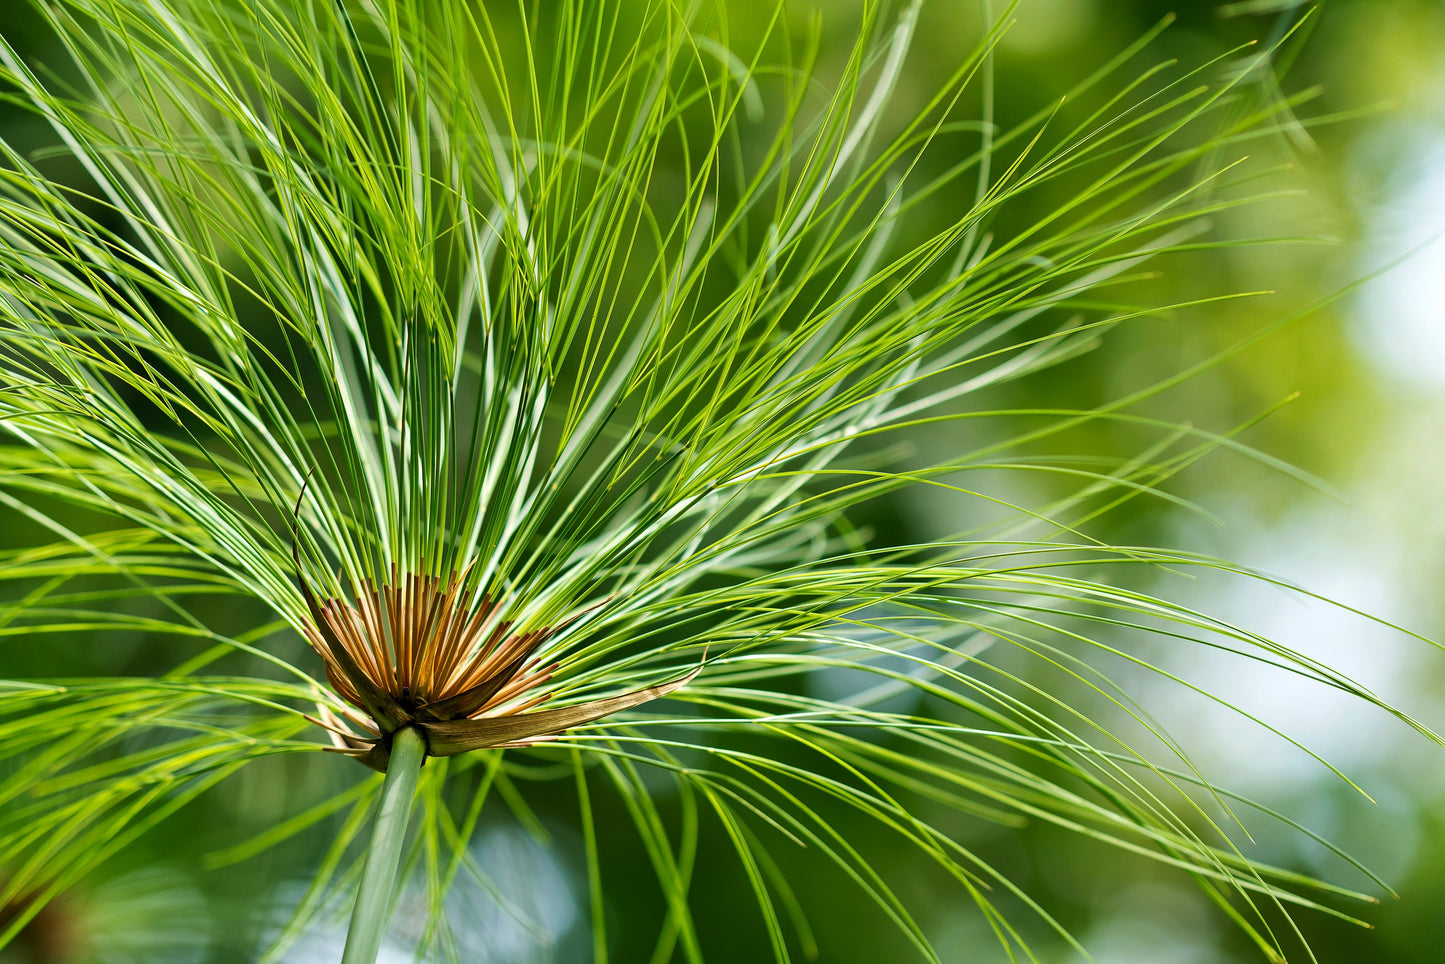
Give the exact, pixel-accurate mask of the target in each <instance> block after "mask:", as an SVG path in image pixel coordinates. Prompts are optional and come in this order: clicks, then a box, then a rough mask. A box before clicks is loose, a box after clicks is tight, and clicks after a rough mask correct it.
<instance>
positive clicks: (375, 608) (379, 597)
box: [296, 557, 701, 772]
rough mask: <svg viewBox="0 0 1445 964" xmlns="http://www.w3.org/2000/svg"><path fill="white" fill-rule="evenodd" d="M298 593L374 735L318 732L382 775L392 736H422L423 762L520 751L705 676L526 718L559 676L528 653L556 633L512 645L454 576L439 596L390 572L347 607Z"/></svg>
mask: <svg viewBox="0 0 1445 964" xmlns="http://www.w3.org/2000/svg"><path fill="white" fill-rule="evenodd" d="M296 561H297V571H298V572H300V570H301V567H300V559H299V557H298V558H297V560H296ZM300 582H301V592H302V595H303V596H305V598H306V605H307V607H308V608H309V609H310V611H311V625H310V626H308V627H307V633H306V635H307V638H308V639H309V640H310V642H311V645H312V646H313V647H314V648H315V649H316V651H317V652H318V653H319V654H320V655H321V659H322V661H323V663H324V664H325V667H326V676H327V678H328V679H329V680H330V681H331V685H332V686H333V687H334V688H335V689H336V692H337V693H338V694H339V695H340V696H341V697H342V699H344V700H346V702H347V703H349V704H351V705H352V706H354V707H356V709H357V710H359V711H361V712H360V713H356V714H347V716H348V718H349V719H350V720H351V721H353V722H355V723H357V724H358V725H359V726H360V727H361V728H362V729H363V731H364V732H365V733H368V734H371V735H358V734H357V733H356V732H355V731H354V730H352V729H351V728H350V727H347V726H346V721H345V720H343V719H341V718H340V717H338V716H337V715H336V714H334V713H331V712H329V711H327V710H325V709H324V708H323V709H322V715H321V718H320V719H317V720H315V722H316V723H318V724H320V725H321V726H324V727H325V728H326V729H328V730H330V731H331V732H332V733H333V734H334V735H335V737H336V741H337V746H336V747H334V749H335V750H336V751H337V752H340V753H346V754H349V755H351V756H353V757H355V758H356V759H357V760H359V761H360V762H362V763H364V764H365V765H367V766H369V767H371V768H372V769H374V770H381V771H383V772H385V770H386V768H387V763H388V762H389V761H390V759H391V742H392V736H393V735H394V734H395V733H396V732H397V731H398V730H400V729H402V728H404V727H415V728H416V729H417V730H419V731H420V732H421V734H422V735H423V737H425V739H426V744H427V754H428V755H429V756H455V755H456V754H458V753H465V752H467V751H468V750H478V749H482V748H483V747H491V746H519V745H525V744H527V743H529V742H531V741H534V740H537V739H540V738H544V737H548V736H553V735H556V734H558V733H561V732H562V731H563V730H566V729H568V728H570V727H574V726H580V725H582V724H584V723H591V722H593V721H594V720H599V719H601V718H603V717H604V716H610V715H611V714H613V713H618V712H621V711H622V710H626V709H631V708H632V707H634V706H639V705H641V704H643V703H646V702H648V701H650V700H655V699H657V698H659V697H662V696H666V695H667V694H668V693H671V692H672V691H673V690H675V689H677V688H678V687H680V686H682V685H684V684H685V683H687V682H689V681H690V680H692V679H693V677H695V676H696V675H697V674H698V670H699V669H701V667H699V668H698V669H694V670H692V671H691V672H689V673H687V674H685V675H683V676H680V677H678V678H676V679H672V680H668V681H666V682H663V683H659V684H657V685H655V686H648V687H644V688H642V689H639V690H634V691H632V692H630V693H624V694H622V695H620V696H612V697H606V698H604V699H598V700H591V701H589V702H586V703H580V704H576V705H572V706H564V707H558V708H556V709H550V710H536V711H534V712H528V711H529V710H532V709H533V707H536V706H538V705H539V704H541V703H544V702H546V700H547V699H548V698H549V697H550V696H551V695H552V694H551V693H548V692H541V693H539V692H538V689H539V688H540V687H541V686H542V685H543V684H545V683H546V682H547V681H548V680H550V679H551V677H552V672H553V670H555V669H556V666H555V664H553V665H548V666H540V665H539V663H540V661H541V660H540V658H539V657H537V656H536V655H535V653H536V651H537V649H538V647H540V646H541V645H542V644H543V643H544V642H546V640H547V639H548V638H550V637H551V636H552V635H554V634H555V633H556V632H557V630H558V629H560V628H561V626H560V625H558V626H547V627H543V628H541V629H535V630H531V631H528V632H521V633H514V632H512V628H513V624H512V623H511V622H510V621H507V620H500V619H497V618H496V616H497V607H496V606H495V605H494V604H493V602H492V600H491V599H490V598H489V597H488V596H487V595H486V594H485V593H482V592H480V591H479V590H477V589H475V588H467V587H466V586H465V585H464V579H463V578H462V577H458V576H456V575H453V576H452V577H450V578H449V579H448V580H447V581H446V582H445V584H443V583H442V581H441V580H439V579H437V578H436V577H434V576H428V575H419V574H416V573H405V574H402V573H399V572H398V571H397V569H396V568H395V567H392V571H391V578H390V580H389V581H388V582H386V583H384V584H382V585H379V586H378V585H375V584H372V583H367V584H365V585H363V586H357V587H353V592H352V596H353V597H354V600H355V601H354V602H348V601H347V600H345V599H319V598H317V596H316V593H315V592H314V591H313V590H312V589H311V587H310V586H308V585H307V584H306V580H305V578H304V577H302V578H301V580H300ZM579 615H580V614H579ZM574 618H575V617H574ZM363 714H364V715H363Z"/></svg>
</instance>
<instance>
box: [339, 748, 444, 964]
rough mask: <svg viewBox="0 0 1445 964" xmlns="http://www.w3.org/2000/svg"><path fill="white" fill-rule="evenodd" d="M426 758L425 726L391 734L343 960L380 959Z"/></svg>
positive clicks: (349, 963) (369, 963)
mask: <svg viewBox="0 0 1445 964" xmlns="http://www.w3.org/2000/svg"><path fill="white" fill-rule="evenodd" d="M425 757H426V740H425V738H423V737H422V735H421V733H420V731H418V730H416V729H414V728H412V727H409V726H408V727H405V728H404V729H400V730H397V731H396V733H394V734H392V738H391V759H390V761H389V762H388V763H387V766H386V781H385V782H384V783H382V785H381V802H380V804H378V805H377V808H376V819H375V822H374V823H373V824H372V828H371V846H370V848H369V849H368V850H367V851H366V864H365V865H364V866H363V867H362V868H361V889H360V891H358V892H357V894H356V907H355V908H353V909H352V911H351V927H350V928H349V929H348V930H347V932H346V951H345V953H344V954H343V955H342V957H341V964H376V955H377V953H378V952H379V951H380V950H381V938H382V935H383V934H385V933H386V921H387V917H388V916H389V915H388V911H389V910H390V908H391V896H392V890H393V888H394V887H395V885H396V868H397V864H398V863H400V861H401V845H402V843H403V842H404V841H405V840H406V825H407V822H408V821H409V820H410V819H411V804H412V798H413V797H415V796H416V783H417V778H418V777H420V776H421V764H422V760H423V759H424V758H425Z"/></svg>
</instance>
